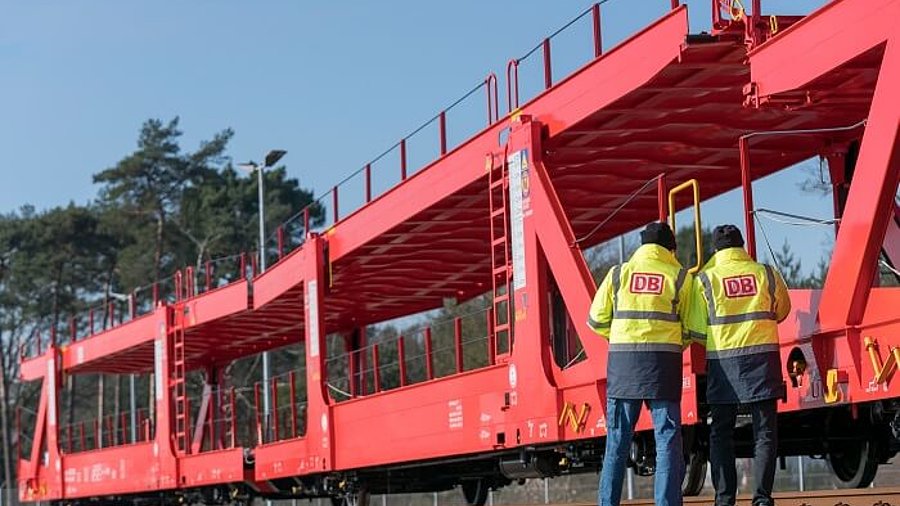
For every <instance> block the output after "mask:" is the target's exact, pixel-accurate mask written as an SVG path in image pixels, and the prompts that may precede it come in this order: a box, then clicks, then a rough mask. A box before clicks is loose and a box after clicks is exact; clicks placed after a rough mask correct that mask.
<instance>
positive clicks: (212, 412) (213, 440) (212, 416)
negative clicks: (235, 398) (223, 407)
mask: <svg viewBox="0 0 900 506" xmlns="http://www.w3.org/2000/svg"><path fill="white" fill-rule="evenodd" d="M219 393H220V392H219V388H218V386H216V387H213V388H211V389H210V392H209V410H208V411H207V417H206V419H207V420H209V424H208V427H207V433H209V449H210V450H218V449H219V448H218V447H217V435H218V431H217V430H216V428H217V426H218V425H219V420H218V417H217V416H216V414H217V411H218V409H219V402H218V400H217V399H219Z"/></svg>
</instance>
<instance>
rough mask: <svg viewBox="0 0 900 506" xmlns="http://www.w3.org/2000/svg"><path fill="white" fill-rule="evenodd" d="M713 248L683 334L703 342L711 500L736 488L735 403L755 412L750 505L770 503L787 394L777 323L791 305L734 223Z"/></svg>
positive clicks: (727, 500) (718, 234)
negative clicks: (781, 405)
mask: <svg viewBox="0 0 900 506" xmlns="http://www.w3.org/2000/svg"><path fill="white" fill-rule="evenodd" d="M713 242H714V246H715V250H716V253H715V254H714V255H713V257H712V258H710V260H709V262H707V264H706V265H705V266H704V267H703V269H702V270H701V271H700V272H699V273H698V274H697V276H696V281H695V283H694V293H693V295H692V300H691V306H690V314H689V317H688V321H687V330H688V334H689V335H690V336H691V338H692V339H694V340H695V341H697V342H699V343H700V344H702V345H703V346H705V347H706V402H707V403H708V404H709V406H710V412H711V415H712V427H711V428H710V459H709V460H710V464H711V466H712V480H713V486H714V487H715V489H716V503H715V504H716V506H733V505H734V503H735V500H736V494H737V473H736V471H735V467H734V466H735V461H734V440H733V433H734V424H735V421H736V419H737V412H738V406H740V405H743V406H744V407H745V408H746V409H748V410H749V411H750V414H751V415H752V417H753V436H754V440H755V441H756V443H755V450H754V461H753V477H754V485H755V487H756V488H755V489H754V492H753V505H754V506H769V505H773V504H774V502H773V501H772V484H773V482H774V480H775V457H776V455H777V442H778V430H777V427H778V425H777V420H776V415H777V406H776V402H777V399H779V398H781V397H782V396H783V395H784V382H783V380H782V374H781V358H780V355H779V352H778V322H780V321H782V320H784V319H785V318H786V317H787V315H788V313H789V312H790V311H791V300H790V298H789V297H788V290H787V286H786V285H785V283H784V279H782V277H781V274H779V273H778V272H777V271H776V270H775V269H774V268H772V267H771V266H768V265H764V264H760V263H757V262H756V261H754V260H753V259H752V258H750V255H748V254H747V252H746V251H744V248H743V246H744V239H743V237H742V236H741V231H740V230H738V228H737V227H735V226H734V225H722V226H719V227H716V228H715V229H714V230H713Z"/></svg>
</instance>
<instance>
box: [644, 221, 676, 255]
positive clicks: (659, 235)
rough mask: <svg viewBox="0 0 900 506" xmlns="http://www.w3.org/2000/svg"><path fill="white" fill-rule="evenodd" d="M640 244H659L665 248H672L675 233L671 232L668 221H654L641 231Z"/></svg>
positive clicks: (673, 247) (673, 246)
mask: <svg viewBox="0 0 900 506" xmlns="http://www.w3.org/2000/svg"><path fill="white" fill-rule="evenodd" d="M641 244H659V245H660V246H662V247H664V248H666V249H669V250H674V249H675V234H673V233H672V229H671V228H669V224H668V223H663V222H658V221H656V222H653V223H651V224H649V225H647V228H645V229H644V230H642V231H641Z"/></svg>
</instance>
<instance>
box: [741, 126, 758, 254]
mask: <svg viewBox="0 0 900 506" xmlns="http://www.w3.org/2000/svg"><path fill="white" fill-rule="evenodd" d="M738 149H739V150H740V153H741V186H742V187H743V190H744V234H745V235H746V236H747V253H749V254H750V256H751V257H752V258H753V259H754V260H756V227H755V225H754V224H753V180H752V179H751V178H750V144H749V141H748V140H747V138H746V137H741V139H740V140H738Z"/></svg>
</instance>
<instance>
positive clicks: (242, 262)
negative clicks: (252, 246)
mask: <svg viewBox="0 0 900 506" xmlns="http://www.w3.org/2000/svg"><path fill="white" fill-rule="evenodd" d="M239 263H240V269H241V275H240V276H238V278H239V279H244V278H246V277H247V254H246V253H244V252H241V258H240V260H239Z"/></svg>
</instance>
